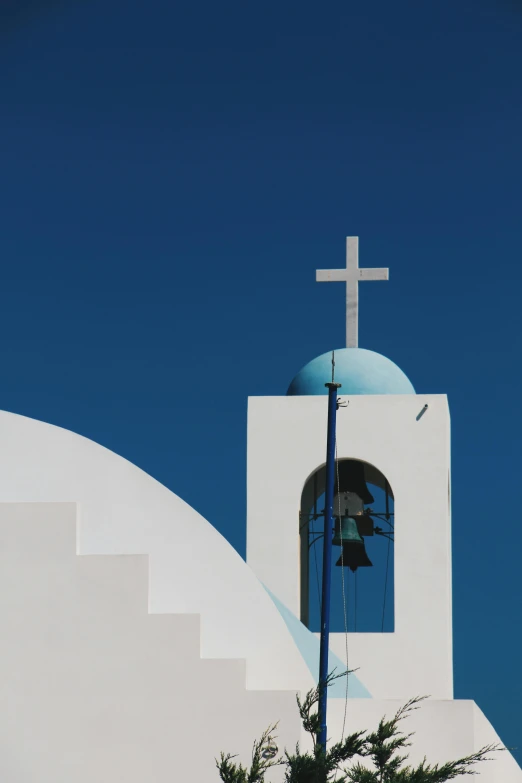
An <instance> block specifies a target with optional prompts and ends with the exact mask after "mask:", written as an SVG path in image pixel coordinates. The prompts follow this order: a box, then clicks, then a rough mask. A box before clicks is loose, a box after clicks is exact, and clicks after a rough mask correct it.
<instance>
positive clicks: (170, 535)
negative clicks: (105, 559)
mask: <svg viewBox="0 0 522 783" xmlns="http://www.w3.org/2000/svg"><path fill="white" fill-rule="evenodd" d="M0 502H4V503H5V502H8V503H11V502H74V503H76V502H77V503H78V504H79V508H80V522H79V531H78V532H79V535H78V552H79V553H81V554H148V555H149V556H150V577H149V580H150V584H149V611H150V612H153V613H164V612H171V613H187V614H199V615H200V616H201V654H202V656H203V657H205V658H242V659H245V660H246V666H247V687H248V688H253V689H260V690H267V689H296V690H297V689H300V688H302V689H304V690H306V689H307V688H308V687H309V686H310V685H311V684H312V678H311V675H310V673H309V671H308V668H307V667H306V664H305V662H304V661H303V659H302V657H301V655H300V654H299V652H298V650H297V648H296V646H295V644H294V642H293V640H292V638H291V636H290V634H289V632H288V630H287V628H286V625H285V623H284V621H283V620H282V618H281V616H280V614H279V612H278V611H277V609H276V608H275V606H274V605H273V603H272V601H271V599H270V598H269V597H268V595H267V593H266V591H265V590H264V589H263V587H262V586H261V585H260V584H259V582H258V580H257V578H256V577H255V575H254V574H253V573H252V571H251V570H250V568H249V567H248V566H247V565H246V564H245V562H244V561H243V560H242V558H241V557H240V556H239V555H238V554H237V552H236V551H235V550H234V549H233V548H232V547H231V546H230V544H229V543H228V542H227V541H226V540H225V539H224V538H223V537H222V536H221V535H220V534H219V533H218V532H217V530H216V529H215V528H213V527H212V526H211V525H210V524H209V523H208V522H207V521H206V520H205V519H203V517H201V515H200V514H198V513H197V512H196V511H195V510H194V509H193V508H191V507H190V506H189V505H187V504H186V503H185V502H184V501H183V500H181V499H180V498H179V497H177V496H176V495H174V494H173V493H172V492H170V491H169V490H168V489H167V488H166V487H164V486H162V485H161V484H159V482H157V481H155V480H154V479H153V478H151V477H150V476H148V475H147V474H146V473H144V472H143V471H142V470H140V469H139V468H137V467H136V466H135V465H132V464H131V463H130V462H128V461H127V460H125V459H123V458H121V457H119V456H117V455H116V454H114V453H112V452H111V451H109V450H108V449H105V448H103V447H102V446H99V445H98V444H96V443H94V442H92V441H89V440H87V439H86V438H83V437H81V436H79V435H76V434H75V433H72V432H69V431H67V430H63V429H60V428H59V427H54V426H51V425H49V424H45V423H43V422H38V421H35V420H33V419H28V418H25V417H23V416H17V415H14V414H11V413H6V412H0Z"/></svg>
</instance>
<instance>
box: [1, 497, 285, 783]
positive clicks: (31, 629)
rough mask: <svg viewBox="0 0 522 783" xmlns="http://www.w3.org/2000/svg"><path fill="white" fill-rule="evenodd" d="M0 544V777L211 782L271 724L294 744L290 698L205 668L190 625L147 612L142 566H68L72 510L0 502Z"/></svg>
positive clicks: (229, 666)
mask: <svg viewBox="0 0 522 783" xmlns="http://www.w3.org/2000/svg"><path fill="white" fill-rule="evenodd" d="M0 541H1V546H0V626H1V628H2V644H1V645H0V692H1V694H2V710H1V711H0V737H1V746H2V750H1V753H0V780H2V781H6V783H71V781H74V783H92V781H96V782H97V783H115V781H125V782H126V783H143V781H155V783H176V781H189V780H190V781H191V782H192V781H193V782H194V783H211V781H213V780H215V781H216V783H217V780H218V774H217V771H216V769H215V762H214V759H215V757H217V756H219V753H220V752H221V751H222V750H223V751H230V752H234V753H239V755H240V758H241V760H243V761H244V762H247V761H248V759H249V757H250V753H251V747H252V742H253V740H254V738H255V737H258V736H259V735H260V734H261V732H262V731H263V730H264V729H265V728H266V726H267V725H269V724H270V723H273V722H274V721H275V720H278V719H279V720H280V724H279V727H278V733H279V737H280V739H279V742H280V743H281V746H283V745H286V746H288V747H292V746H294V745H295V742H296V741H297V740H298V738H299V721H298V715H297V710H296V706H295V696H294V694H293V693H291V692H288V691H286V692H283V691H280V692H274V691H270V692H267V691H247V690H246V688H245V664H244V661H239V660H202V659H201V658H200V652H199V643H200V629H199V617H198V616H197V615H189V614H181V615H170V614H162V615H150V614H148V608H147V603H148V558H147V557H143V556H123V557H122V556H109V557H107V556H99V555H90V556H85V557H79V556H77V555H76V506H75V505H74V504H54V503H50V504H40V503H26V504H0ZM279 779H280V777H278V776H277V775H275V776H274V777H273V778H271V780H274V781H275V780H279Z"/></svg>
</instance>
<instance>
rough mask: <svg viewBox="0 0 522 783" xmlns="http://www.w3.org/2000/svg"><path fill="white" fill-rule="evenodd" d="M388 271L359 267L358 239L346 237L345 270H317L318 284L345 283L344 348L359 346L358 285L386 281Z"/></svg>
mask: <svg viewBox="0 0 522 783" xmlns="http://www.w3.org/2000/svg"><path fill="white" fill-rule="evenodd" d="M388 279H389V270H388V269H383V268H376V269H372V268H368V269H361V268H360V267H359V237H346V268H345V269H318V270H317V272H316V281H317V282H318V283H346V347H347V348H357V347H358V346H359V283H360V282H361V281H363V280H388Z"/></svg>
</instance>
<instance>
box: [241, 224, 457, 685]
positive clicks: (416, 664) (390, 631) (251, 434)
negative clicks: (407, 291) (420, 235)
mask: <svg viewBox="0 0 522 783" xmlns="http://www.w3.org/2000/svg"><path fill="white" fill-rule="evenodd" d="M357 249H358V243H357V240H356V238H353V237H352V238H348V240H347V268H346V269H345V270H328V271H319V272H318V273H317V279H318V281H320V282H321V281H328V280H331V281H343V282H346V288H347V346H348V347H346V348H342V349H340V350H336V351H335V380H336V381H337V382H338V383H340V384H341V388H340V389H339V409H338V413H337V444H336V447H337V448H336V450H337V458H336V469H337V477H336V497H335V501H334V516H335V529H334V530H333V531H332V535H333V545H334V557H335V560H334V563H335V564H337V568H336V567H335V566H334V569H333V570H334V571H337V572H338V573H340V572H342V574H343V586H344V584H345V583H348V580H349V579H352V578H353V577H354V575H355V577H358V578H360V580H361V581H360V583H359V584H360V585H361V584H362V580H363V578H366V576H367V574H369V573H372V576H375V577H376V578H377V576H378V578H379V579H380V580H381V581H382V584H384V583H385V582H384V580H385V578H388V574H387V572H386V573H385V568H384V562H387V566H386V567H388V566H389V557H390V556H391V557H392V558H393V569H390V570H392V571H393V575H392V578H393V590H392V589H391V588H390V591H389V602H390V603H391V606H390V605H388V611H389V612H391V616H392V618H393V623H392V624H391V626H389V627H388V628H386V629H385V628H384V624H383V627H382V628H379V629H377V628H375V629H373V628H372V632H367V631H364V630H363V631H362V632H361V631H358V630H357V626H356V625H355V623H354V622H353V616H351V615H353V607H352V604H351V603H350V602H349V604H348V609H347V613H348V636H347V641H348V647H349V651H350V668H351V669H354V668H358V669H359V671H358V675H360V677H361V680H362V681H363V682H364V685H365V686H366V688H367V689H368V690H369V692H370V694H371V695H372V696H373V697H374V698H377V699H393V698H399V699H401V698H409V697H411V695H412V694H413V695H415V694H430V695H431V696H432V697H433V698H435V699H452V698H453V672H452V669H453V662H452V614H451V613H452V608H451V511H450V419H449V410H448V403H447V398H446V396H445V395H424V394H423V395H418V394H416V393H415V390H414V388H413V386H412V384H411V382H410V381H409V379H408V378H407V376H406V375H405V374H404V373H403V372H402V370H400V369H399V367H397V365H395V364H394V363H393V362H392V361H390V359H387V358H386V357H384V356H382V355H380V354H377V353H374V352H373V351H369V350H365V349H362V348H359V347H358V335H357V316H358V312H357V307H358V302H357V287H358V282H359V280H382V279H387V278H388V270H387V269H378V270H371V269H360V268H359V265H358V256H357ZM331 363H332V353H331V352H328V353H325V354H323V355H322V356H319V357H317V358H316V359H314V360H312V361H311V362H310V363H309V364H307V365H306V366H305V367H304V368H303V369H302V370H301V371H300V372H299V373H298V374H297V375H296V377H295V378H294V379H293V381H292V382H291V384H290V387H289V389H288V392H287V394H286V395H285V396H276V397H251V398H249V406H248V477H247V562H248V564H249V565H250V566H251V568H252V569H253V570H254V572H255V573H256V575H257V576H258V578H259V579H260V581H261V582H262V583H263V584H264V585H265V587H266V588H267V589H268V590H269V591H270V593H271V594H272V595H273V596H274V597H275V598H276V599H277V600H278V601H279V602H280V603H281V604H282V605H284V606H285V607H286V609H287V610H288V611H289V612H291V613H292V614H293V615H294V616H295V617H296V618H298V619H299V621H300V622H301V623H303V625H305V626H307V627H310V629H311V630H312V631H315V630H317V629H316V628H314V627H313V622H312V617H311V613H310V607H311V599H310V590H311V587H310V585H311V583H312V571H313V567H312V559H311V555H310V552H311V551H313V550H312V549H311V546H312V545H311V544H310V542H311V541H313V539H314V538H315V536H314V535H313V533H314V531H315V530H317V531H319V530H320V528H321V525H320V524H319V525H317V528H314V522H315V521H316V520H318V519H320V518H321V515H322V513H323V511H324V505H323V506H322V505H321V503H322V494H323V492H324V464H325V454H326V419H327V401H328V399H327V389H326V388H325V385H324V384H325V383H327V382H328V381H330V380H331V373H332V364H331ZM311 534H312V535H311ZM317 535H318V536H320V533H317ZM314 545H315V544H314ZM319 545H320V542H319ZM384 552H386V553H387V556H388V560H387V561H386V560H383V553H384ZM390 553H391V555H390ZM319 561H320V558H319ZM359 575H360V576H359ZM313 578H314V579H315V576H314V577H313ZM362 626H363V627H364V624H362ZM335 627H336V626H335V625H334V630H335ZM337 627H339V624H337ZM345 643H346V638H345V633H341V632H339V633H333V634H332V635H331V637H330V648H331V649H332V650H333V652H334V653H336V655H337V656H338V657H339V658H340V659H341V660H345V654H344V650H345Z"/></svg>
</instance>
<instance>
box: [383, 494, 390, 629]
mask: <svg viewBox="0 0 522 783" xmlns="http://www.w3.org/2000/svg"><path fill="white" fill-rule="evenodd" d="M384 492H385V500H386V521H387V522H388V524H390V493H389V485H388V481H387V480H386V479H385V480H384ZM390 545H391V538H388V550H387V552H386V574H385V577H384V596H383V600H382V624H381V633H384V615H385V612H386V594H387V592H388V569H389V566H390Z"/></svg>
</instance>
